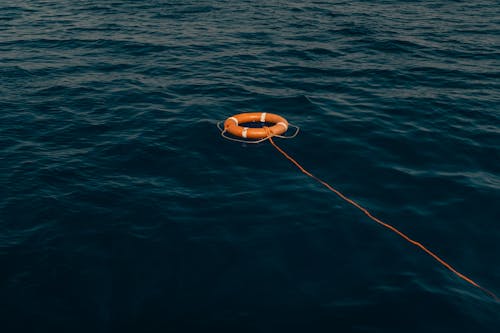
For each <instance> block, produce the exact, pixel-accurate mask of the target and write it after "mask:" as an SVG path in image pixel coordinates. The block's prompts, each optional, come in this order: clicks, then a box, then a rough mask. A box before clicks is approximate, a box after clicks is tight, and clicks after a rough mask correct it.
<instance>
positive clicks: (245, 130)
mask: <svg viewBox="0 0 500 333" xmlns="http://www.w3.org/2000/svg"><path fill="white" fill-rule="evenodd" d="M247 131H248V127H243V132H241V136H242V137H244V138H245V139H246V138H247Z"/></svg>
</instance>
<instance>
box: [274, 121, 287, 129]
mask: <svg viewBox="0 0 500 333" xmlns="http://www.w3.org/2000/svg"><path fill="white" fill-rule="evenodd" d="M276 125H281V126H283V127H284V128H285V131H286V130H288V125H287V124H285V123H284V122H282V121H280V122H279V123H277V124H276Z"/></svg>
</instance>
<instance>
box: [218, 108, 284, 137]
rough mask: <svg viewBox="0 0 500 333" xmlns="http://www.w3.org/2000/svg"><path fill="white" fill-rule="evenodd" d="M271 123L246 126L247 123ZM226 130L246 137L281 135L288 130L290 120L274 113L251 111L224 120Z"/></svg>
mask: <svg viewBox="0 0 500 333" xmlns="http://www.w3.org/2000/svg"><path fill="white" fill-rule="evenodd" d="M254 122H261V123H271V124H274V125H273V126H269V127H257V128H254V127H244V126H240V124H246V123H254ZM224 130H225V131H226V132H228V133H230V134H232V135H234V136H237V137H240V138H244V139H264V138H267V137H269V136H273V135H281V134H283V133H285V132H286V131H287V130H288V121H286V119H285V118H283V117H281V116H278V115H277V114H274V113H267V112H249V113H240V114H237V115H234V116H232V117H229V118H227V119H226V121H224Z"/></svg>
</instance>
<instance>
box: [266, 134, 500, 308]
mask: <svg viewBox="0 0 500 333" xmlns="http://www.w3.org/2000/svg"><path fill="white" fill-rule="evenodd" d="M266 131H268V130H267V129H266ZM268 133H269V132H268ZM268 139H269V142H271V144H272V145H273V146H274V148H276V149H277V150H278V151H279V152H280V153H281V154H283V156H285V157H286V158H287V159H288V160H289V161H290V162H292V163H293V164H294V165H295V166H296V167H297V168H299V170H300V171H301V172H302V173H304V174H306V175H307V176H309V177H311V178H312V179H314V180H316V181H317V182H318V183H320V184H322V185H323V186H325V187H326V188H327V189H329V190H330V191H332V192H334V193H335V194H336V195H338V196H339V197H340V198H341V199H342V200H344V201H346V202H348V203H350V204H351V205H353V206H354V207H356V208H357V209H359V210H360V211H362V212H363V213H364V214H365V215H366V216H368V217H369V218H370V219H371V220H373V221H375V222H376V223H378V224H380V225H381V226H383V227H385V228H387V229H389V230H391V231H392V232H394V233H396V234H397V235H399V236H400V237H402V238H403V239H405V240H406V241H407V242H409V243H411V244H413V245H415V246H417V247H418V248H420V249H421V250H423V251H424V252H425V253H427V254H428V255H430V256H431V257H432V258H434V259H435V260H436V261H437V262H439V263H440V264H441V265H443V266H444V267H446V268H447V269H448V270H450V271H451V272H453V274H455V275H456V276H458V277H459V278H461V279H462V280H464V281H466V282H467V283H470V284H471V285H473V286H474V287H476V288H479V289H480V290H482V291H483V292H484V293H486V294H488V295H489V296H491V297H492V298H493V299H494V300H495V301H497V302H498V301H500V299H499V298H498V297H497V295H495V294H494V293H493V292H491V291H490V290H488V289H486V288H484V287H482V286H481V285H479V284H478V283H476V282H474V280H472V279H470V278H468V277H467V276H465V275H464V274H462V273H460V272H459V271H457V270H456V269H455V268H453V267H452V266H451V265H450V264H448V263H447V262H446V261H444V260H443V259H441V258H440V257H439V256H438V255H437V254H435V253H434V252H432V251H431V250H429V249H428V248H426V247H425V246H424V245H422V244H421V243H419V242H417V241H415V240H413V239H411V238H410V237H408V236H407V235H406V234H404V233H403V232H401V231H399V230H398V229H397V228H396V227H394V226H392V225H390V224H388V223H386V222H383V221H382V220H380V219H378V218H376V217H375V216H373V215H372V214H371V213H370V212H369V211H368V210H367V209H366V208H364V207H362V206H361V205H360V204H358V203H357V202H356V201H354V200H352V199H349V198H348V197H346V196H345V195H344V194H342V193H341V192H340V191H339V190H337V189H335V188H333V187H332V186H331V185H330V184H328V183H327V182H325V181H323V180H321V179H319V178H318V177H316V176H315V175H313V174H312V173H310V172H309V171H307V170H306V169H304V167H302V166H301V165H300V164H299V162H297V161H296V160H295V159H293V158H292V157H291V156H290V155H288V154H287V153H286V152H285V151H284V150H283V149H281V148H280V147H278V146H277V145H276V143H275V142H274V140H273V138H272V134H270V133H269V136H268Z"/></svg>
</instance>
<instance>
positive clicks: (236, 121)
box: [229, 117, 238, 126]
mask: <svg viewBox="0 0 500 333" xmlns="http://www.w3.org/2000/svg"><path fill="white" fill-rule="evenodd" d="M229 119H232V120H234V122H235V123H236V126H238V119H236V118H234V117H229Z"/></svg>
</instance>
